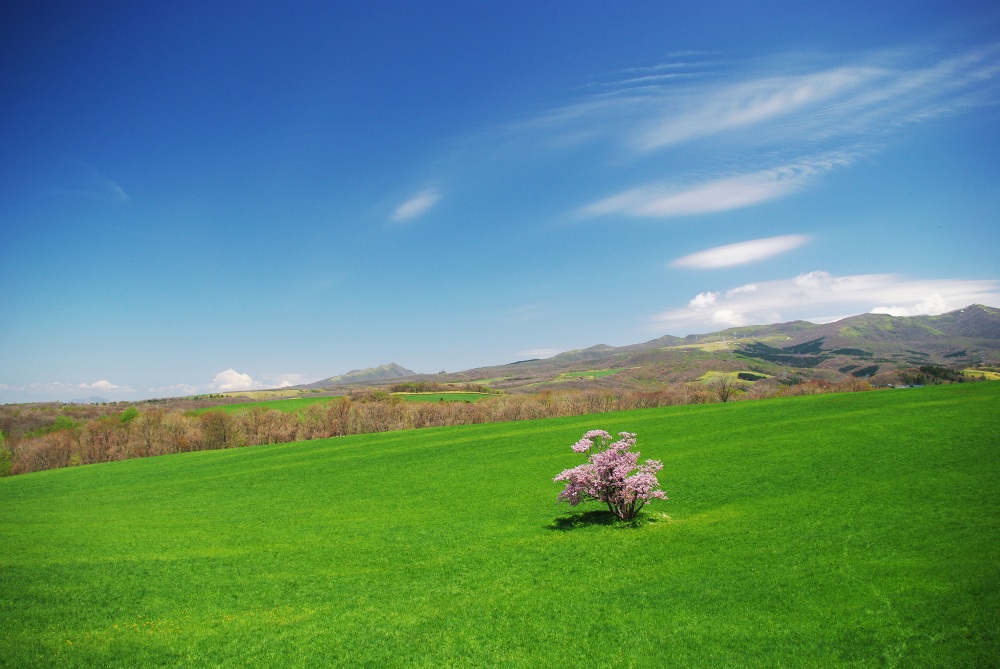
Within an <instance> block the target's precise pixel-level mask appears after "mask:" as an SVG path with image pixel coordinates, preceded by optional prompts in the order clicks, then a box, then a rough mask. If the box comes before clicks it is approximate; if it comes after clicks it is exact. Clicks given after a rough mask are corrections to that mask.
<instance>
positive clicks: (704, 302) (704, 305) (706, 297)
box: [688, 292, 719, 311]
mask: <svg viewBox="0 0 1000 669" xmlns="http://www.w3.org/2000/svg"><path fill="white" fill-rule="evenodd" d="M718 298H719V294H718V293H712V292H708V293H698V294H697V295H695V296H694V297H693V298H691V301H690V302H688V306H689V307H691V308H692V309H696V310H698V311H704V310H705V309H708V308H709V307H711V306H712V305H713V304H715V302H716V301H717V300H718Z"/></svg>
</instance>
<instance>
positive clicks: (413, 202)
mask: <svg viewBox="0 0 1000 669" xmlns="http://www.w3.org/2000/svg"><path fill="white" fill-rule="evenodd" d="M440 200H441V193H440V192H439V191H438V190H437V189H436V188H427V189H424V190H422V191H420V192H419V193H417V194H416V195H414V196H413V197H411V198H410V199H408V200H406V202H404V203H402V204H401V205H399V206H398V207H396V210H395V211H394V212H393V213H392V220H394V221H397V222H404V221H410V220H412V219H414V218H417V217H419V216H423V215H424V214H426V213H427V212H428V211H430V209H431V208H432V207H434V205H436V204H437V203H438V202H439V201H440Z"/></svg>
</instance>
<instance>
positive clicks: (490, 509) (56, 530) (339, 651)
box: [0, 383, 1000, 667]
mask: <svg viewBox="0 0 1000 669" xmlns="http://www.w3.org/2000/svg"><path fill="white" fill-rule="evenodd" d="M998 407H1000V384H992V383H978V384H971V383H970V384H961V385H952V386H937V387H928V388H921V389H907V390H893V391H880V392H869V393H856V394H841V395H817V396H806V397H798V398H787V399H780V400H761V401H755V402H739V403H727V404H716V405H695V406H682V407H672V408H666V409H649V410H640V411H631V412H623V413H616V414H604V415H593V416H584V417H573V418H561V419H552V420H543V421H533V422H520V423H504V424H496V425H477V426H468V427H451V428H433V429H426V430H415V431H409V432H396V433H384V434H378V435H363V436H357V437H344V438H339V439H328V440H321V441H314V442H304V443H298V444H286V445H278V446H258V447H250V448H244V449H237V450H229V451H214V452H198V453H189V454H181V455H172V456H163V457H158V458H151V459H146V460H133V461H128V462H120V463H111V464H104V465H92V466H83V467H75V468H71V469H63V470H55V471H46V472H39V473H36V474H28V475H23V476H17V477H11V478H6V479H0V666H5V667H7V666H9V667H147V666H198V667H202V666H212V667H243V666H246V667H260V666H271V667H278V666H294V667H327V666H337V667H487V666H488V667H552V666H586V667H779V666H784V667H828V666H836V667H841V666H845V667H984V666H996V662H997V657H998V656H1000V640H998V636H997V635H998V627H1000V541H998V539H1000V532H998V531H1000V453H998V448H1000V438H998V435H1000V412H998V410H997V409H998ZM590 428H605V429H608V430H611V431H620V430H628V431H634V432H637V433H638V435H639V443H638V447H639V450H641V451H642V453H643V457H655V458H659V459H662V460H663V462H664V465H665V466H664V470H663V471H662V472H661V473H660V480H661V483H662V484H663V487H664V489H665V490H666V492H667V494H668V495H669V496H670V500H669V501H667V502H657V503H655V504H654V505H652V506H651V507H647V511H646V512H645V522H644V523H643V524H640V525H639V526H636V527H630V526H622V525H615V524H610V523H608V519H607V516H606V515H605V514H604V513H602V512H601V510H600V508H599V507H598V506H596V505H594V506H591V507H588V508H586V509H584V508H583V507H578V508H577V509H575V510H574V509H571V508H570V507H567V506H557V505H556V504H555V497H556V494H557V493H558V491H559V489H560V486H559V485H558V484H555V483H553V482H552V480H551V479H552V477H553V476H555V475H556V474H557V473H558V472H559V471H560V470H562V469H564V468H566V467H570V466H574V465H576V464H578V463H579V462H581V461H582V456H580V455H577V454H574V453H573V452H572V451H571V450H570V448H569V447H570V445H571V444H572V443H574V442H575V441H576V440H577V439H578V438H579V437H580V435H581V434H582V433H583V432H584V431H585V430H587V429H590Z"/></svg>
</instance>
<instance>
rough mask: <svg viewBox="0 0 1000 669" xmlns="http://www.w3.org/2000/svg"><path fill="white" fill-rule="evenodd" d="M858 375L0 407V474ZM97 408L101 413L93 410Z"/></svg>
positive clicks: (678, 399)
mask: <svg viewBox="0 0 1000 669" xmlns="http://www.w3.org/2000/svg"><path fill="white" fill-rule="evenodd" d="M870 388H871V386H870V385H869V384H868V383H867V382H863V381H860V380H858V379H851V380H847V381H844V382H841V383H838V384H833V383H829V382H824V381H808V382H804V383H798V384H795V385H792V386H787V385H784V384H780V383H778V382H776V381H775V380H774V379H764V380H760V381H757V382H755V383H753V384H747V385H745V386H740V387H737V386H736V385H735V384H733V383H725V384H709V385H705V384H700V383H692V384H687V383H679V384H674V385H671V386H666V387H662V388H659V389H657V390H649V391H637V390H608V389H594V390H585V391H551V390H546V391H542V392H539V393H534V394H501V395H495V396H493V397H488V398H485V399H483V400H480V401H479V402H475V403H466V402H408V401H405V400H403V399H401V398H399V397H397V396H394V395H390V394H389V393H386V392H384V391H377V390H372V389H367V390H359V391H356V392H353V393H351V395H348V396H343V397H336V398H332V399H331V401H330V402H328V403H322V404H314V405H311V406H309V407H307V408H305V409H303V410H302V411H300V412H298V413H292V412H284V411H278V410H276V409H270V408H265V407H261V406H257V407H252V408H250V409H249V410H247V411H245V412H242V413H235V414H233V413H227V412H224V411H221V410H218V409H214V410H209V411H206V412H204V413H200V414H198V413H195V412H193V411H178V410H169V409H164V408H161V407H159V406H156V405H155V404H144V405H140V406H141V407H142V408H141V409H140V408H137V406H136V405H132V406H128V407H127V408H125V409H124V410H120V408H119V407H117V406H111V407H96V406H93V405H91V406H89V407H74V406H72V405H50V406H42V407H19V406H18V405H8V406H3V407H0V476H6V475H10V474H22V473H27V472H36V471H42V470H46V469H56V468H60V467H71V466H75V465H86V464H94V463H99V462H111V461H116V460H128V459H131V458H143V457H151V456H155V455H166V454H170V453H185V452H189V451H202V450H215V449H223V448H238V447H243V446H258V445H264V444H278V443H286V442H291V441H303V440H307V439H320V438H328V437H340V436H346V435H354V434H370V433H376V432H388V431H392V430H405V429H419V428H425V427H440V426H448V425H472V424H477V423H498V422H506V421H518V420H532V419H538V418H552V417H557V416H576V415H584V414H593V413H604V412H608V411H624V410H628V409H642V408H654V407H664V406H675V405H681V404H704V403H710V402H720V401H733V400H741V399H763V398H767V397H775V396H778V395H782V396H788V395H801V394H814V393H824V392H845V391H859V390H869V389H870ZM102 412H103V413H102Z"/></svg>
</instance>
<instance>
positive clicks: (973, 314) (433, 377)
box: [297, 304, 1000, 391]
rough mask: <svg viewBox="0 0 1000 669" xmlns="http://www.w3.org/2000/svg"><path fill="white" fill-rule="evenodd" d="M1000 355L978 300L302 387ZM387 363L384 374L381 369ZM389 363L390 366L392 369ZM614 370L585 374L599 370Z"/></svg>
mask: <svg viewBox="0 0 1000 669" xmlns="http://www.w3.org/2000/svg"><path fill="white" fill-rule="evenodd" d="M998 358H1000V309H997V308H995V307H989V306H986V305H981V304H972V305H969V306H967V307H964V308H962V309H956V310H954V311H950V312H947V313H944V314H939V315H935V316H891V315H887V314H871V313H868V314H859V315H856V316H849V317H847V318H844V319H841V320H838V321H834V322H831V323H811V322H809V321H802V320H795V321H788V322H785V323H772V324H769V325H752V326H740V327H732V328H727V329H724V330H718V331H715V332H709V333H703V334H692V335H687V336H686V337H676V336H673V335H664V336H662V337H657V338H655V339H651V340H648V341H645V342H640V343H638V344H629V345H625V346H609V345H607V344H595V345H593V346H590V347H587V348H581V349H572V350H569V351H563V352H562V353H559V354H556V355H554V356H552V357H549V358H537V359H531V360H520V361H516V362H511V363H506V364H501V365H492V366H486V367H478V368H474V369H469V370H465V371H462V372H452V373H439V374H418V373H415V372H412V371H411V370H408V369H405V368H402V367H400V366H399V365H396V364H395V363H392V364H390V365H382V366H381V367H376V368H369V369H367V370H361V371H356V372H349V373H348V374H343V375H340V376H334V377H330V378H328V379H324V380H322V381H317V382H316V383H312V384H308V385H306V386H297V387H298V388H303V389H334V388H337V387H345V386H351V385H358V384H366V383H367V384H372V383H373V382H378V381H386V380H392V381H395V380H406V381H417V382H420V381H423V382H431V381H433V382H437V383H468V382H478V383H487V382H488V383H489V384H490V386H491V387H496V388H498V389H507V390H513V389H520V390H526V391H531V390H532V389H534V390H542V389H544V387H545V384H551V383H559V384H561V385H560V387H564V388H573V387H606V388H615V387H630V388H634V387H653V386H654V385H655V384H656V383H668V382H669V383H672V382H677V381H692V380H697V379H699V378H704V377H705V375H706V374H708V373H711V372H713V371H717V372H723V373H725V372H735V371H736V370H745V371H749V372H754V373H761V374H767V375H775V376H783V377H788V376H789V375H795V376H800V377H803V378H806V379H809V378H815V379H821V380H826V381H837V380H840V379H843V378H847V377H849V376H856V377H859V376H863V377H866V378H868V377H872V376H873V375H875V374H877V373H878V372H894V371H899V370H902V369H907V368H913V367H920V366H924V365H942V366H971V365H974V364H977V363H983V362H985V361H987V360H996V359H998ZM380 370H381V371H380ZM390 370H391V371H390ZM611 370H614V371H613V372H612V373H608V374H601V375H597V374H591V376H590V377H588V376H587V372H594V371H603V372H610V371H611Z"/></svg>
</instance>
